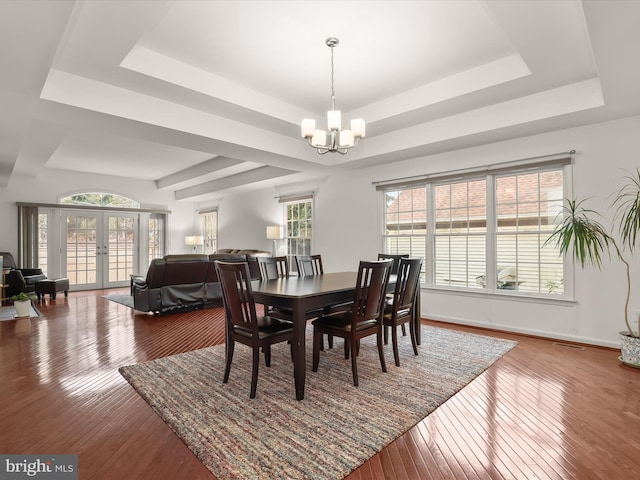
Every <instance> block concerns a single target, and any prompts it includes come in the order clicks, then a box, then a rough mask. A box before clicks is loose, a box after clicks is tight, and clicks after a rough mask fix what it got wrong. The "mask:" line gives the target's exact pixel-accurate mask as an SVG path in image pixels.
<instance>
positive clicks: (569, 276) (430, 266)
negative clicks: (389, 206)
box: [376, 155, 575, 302]
mask: <svg viewBox="0 0 640 480" xmlns="http://www.w3.org/2000/svg"><path fill="white" fill-rule="evenodd" d="M567 160H568V161H567ZM513 163H518V162H513ZM496 167H500V165H497V166H496ZM550 170H551V171H554V170H560V171H561V172H562V189H563V191H562V199H563V200H564V199H565V198H571V196H572V188H571V187H572V182H571V178H572V166H571V157H570V156H568V155H564V156H562V157H560V158H558V157H555V158H553V159H549V160H548V161H545V162H540V161H536V162H531V164H530V165H527V164H526V163H525V164H519V163H518V164H516V165H513V166H504V167H502V168H492V169H489V168H486V167H480V168H477V169H468V170H467V171H465V172H463V173H460V174H441V175H433V176H423V177H421V178H420V180H410V181H407V180H405V181H404V182H398V183H394V182H393V181H389V182H388V183H385V182H379V183H380V185H377V186H376V189H377V190H379V191H381V193H382V195H381V197H382V201H381V204H382V208H381V219H382V221H381V248H382V250H381V251H382V252H384V253H397V252H387V251H386V250H387V249H386V246H387V244H388V243H387V238H388V235H387V233H386V232H387V223H386V222H387V217H386V198H387V197H386V195H387V193H388V192H390V191H402V190H408V189H412V188H416V187H422V186H424V187H425V190H426V195H427V202H426V203H427V205H426V210H427V213H426V217H427V222H426V223H427V231H426V241H425V246H426V248H425V252H424V259H425V263H424V265H425V267H424V271H425V275H424V277H423V278H422V281H421V287H422V288H425V289H430V290H434V291H443V292H446V291H449V292H457V293H464V294H471V295H481V296H488V295H495V296H499V297H505V296H506V297H509V298H525V299H526V298H529V299H542V300H550V301H552V302H556V301H560V302H563V301H564V302H566V301H570V302H573V301H575V297H574V268H573V262H572V261H571V259H570V258H568V257H567V256H565V257H564V258H563V259H562V260H561V264H562V270H563V271H562V274H563V287H564V288H563V293H562V294H558V293H546V292H544V291H543V289H542V287H540V288H539V290H540V291H536V292H531V291H521V290H520V289H517V290H502V289H498V288H497V285H492V282H486V283H487V285H485V287H484V288H471V287H467V286H464V287H460V286H451V285H450V286H447V285H436V279H435V272H434V266H435V259H434V246H435V240H436V231H435V210H434V208H435V206H434V188H435V186H437V185H443V184H452V183H456V182H464V181H472V180H473V179H478V178H483V179H486V197H487V200H486V241H485V262H486V263H485V269H486V272H485V275H486V278H497V263H496V260H497V251H498V244H497V241H498V236H499V235H500V234H499V233H498V232H497V229H498V223H497V206H496V201H497V200H496V195H497V194H496V188H495V186H496V179H497V178H499V177H505V176H509V175H521V174H525V173H527V172H538V173H541V172H545V171H550ZM539 192H540V186H538V195H539ZM560 220H561V219H555V220H554V221H555V222H556V223H557V222H558V221H560ZM543 263H544V262H542V260H540V259H539V260H538V263H537V265H538V269H539V270H540V269H541V267H542V266H543Z"/></svg>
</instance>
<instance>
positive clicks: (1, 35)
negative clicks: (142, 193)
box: [0, 0, 640, 202]
mask: <svg viewBox="0 0 640 480" xmlns="http://www.w3.org/2000/svg"><path fill="white" fill-rule="evenodd" d="M639 20H640V2H635V1H611V0H609V1H606V0H603V1H598V0H592V1H585V2H581V1H577V0H563V1H558V0H556V1H546V0H520V1H502V0H496V1H493V0H486V1H482V0H480V1H477V0H462V1H455V0H445V1H437V0H429V1H296V2H293V1H189V0H179V1H162V0H160V1H152V0H140V1H136V0H129V1H126V2H125V1H100V0H92V1H77V2H74V1H66V0H60V1H56V0H53V1H48V0H43V1H29V2H24V1H2V2H0V65H2V75H0V104H1V105H2V108H0V185H1V186H7V185H8V184H9V182H10V180H11V177H12V176H13V175H36V174H37V173H38V172H42V171H46V169H61V170H73V171H78V172H90V173H97V174H102V175H115V176H121V177H124V178H138V179H143V180H148V181H153V182H155V184H156V186H157V188H159V189H170V190H172V191H174V192H175V196H176V199H177V200H188V201H196V202H206V201H207V200H211V199H215V198H219V197H220V196H222V195H224V194H228V193H232V192H237V191H244V190H247V189H252V188H262V187H265V186H272V185H286V184H288V183H296V182H302V181H311V180H313V179H314V178H321V177H324V176H326V175H327V174H328V173H331V172H336V171H339V170H340V169H346V168H360V167H363V166H367V165H378V164H383V163H389V162H395V161H399V160H404V159H407V158H413V157H419V156H424V155H428V154H431V153H435V152H441V151H446V150H452V149H458V148H464V147H468V146H472V145H477V144H482V143H487V142H493V141H499V140H502V139H508V138H514V137H517V136H522V135H530V134H534V133H539V132H544V131H548V130H554V129H558V128H566V127H571V126H575V125H582V124H587V123H592V122H598V121H603V120H608V119H613V118H618V117H623V116H629V115H636V114H640V95H639V91H638V90H639V88H640V87H639V86H640V62H638V46H640V29H638V28H636V25H637V23H638V21H639ZM329 36H336V37H338V38H339V39H340V44H339V45H338V46H337V47H336V48H335V52H334V53H335V90H336V101H337V106H338V108H339V109H341V110H342V117H343V123H346V121H348V119H350V118H354V117H362V118H364V119H365V121H366V122H367V136H366V138H365V139H363V140H362V142H361V143H360V144H359V145H358V146H357V147H356V148H355V149H353V150H352V151H350V152H349V153H348V154H347V155H344V156H341V155H337V154H328V155H323V156H321V155H318V154H317V153H316V152H315V150H313V149H311V148H309V147H308V146H307V144H306V142H305V141H304V140H303V139H302V138H300V134H299V132H300V129H299V124H300V121H301V119H302V118H303V117H311V118H315V119H316V121H317V122H318V124H319V125H324V124H325V122H326V120H325V119H324V115H325V112H326V110H327V109H328V107H329V100H330V50H329V48H328V47H327V46H326V45H325V39H326V38H327V37H329Z"/></svg>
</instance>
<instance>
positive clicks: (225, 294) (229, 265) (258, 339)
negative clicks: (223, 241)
mask: <svg viewBox="0 0 640 480" xmlns="http://www.w3.org/2000/svg"><path fill="white" fill-rule="evenodd" d="M215 266H216V271H217V272H218V279H219V280H220V287H221V289H222V303H223V305H224V310H225V316H226V328H225V342H226V343H225V345H226V365H225V369H224V378H223V380H222V383H227V382H228V380H229V373H230V371H231V361H232V360H233V351H234V348H235V343H236V342H239V343H242V344H244V345H247V346H249V347H251V348H252V350H253V367H252V370H251V392H250V394H249V398H255V396H256V388H257V386H258V365H259V363H260V348H262V350H263V352H264V361H265V365H266V366H267V367H270V366H271V345H273V344H274V343H279V342H286V341H292V340H293V323H292V322H290V321H288V320H283V319H280V318H275V317H271V316H268V315H265V316H258V315H257V314H256V304H255V301H254V298H253V291H252V290H251V275H250V273H249V266H248V265H247V263H245V262H223V261H220V260H216V261H215ZM292 358H293V357H292Z"/></svg>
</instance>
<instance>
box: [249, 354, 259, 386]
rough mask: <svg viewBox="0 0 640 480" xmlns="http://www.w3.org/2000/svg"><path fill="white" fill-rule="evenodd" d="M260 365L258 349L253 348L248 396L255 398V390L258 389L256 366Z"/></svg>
mask: <svg viewBox="0 0 640 480" xmlns="http://www.w3.org/2000/svg"><path fill="white" fill-rule="evenodd" d="M259 365H260V349H259V348H258V347H255V348H254V349H253V367H252V368H251V393H249V398H256V390H257V389H258V367H259Z"/></svg>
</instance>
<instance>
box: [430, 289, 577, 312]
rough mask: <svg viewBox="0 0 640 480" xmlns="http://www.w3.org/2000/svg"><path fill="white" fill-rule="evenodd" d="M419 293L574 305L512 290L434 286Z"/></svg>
mask: <svg viewBox="0 0 640 480" xmlns="http://www.w3.org/2000/svg"><path fill="white" fill-rule="evenodd" d="M420 290H421V291H425V292H427V293H438V294H445V295H456V296H460V295H464V296H467V297H476V298H490V299H499V300H508V301H514V302H528V303H546V304H549V305H560V306H566V307H570V306H573V305H575V304H576V301H575V299H570V298H566V297H558V298H554V297H550V296H542V295H534V294H523V293H514V291H513V290H505V291H499V290H496V291H493V292H488V291H485V290H484V289H482V290H481V289H478V290H477V291H474V290H469V289H463V288H455V287H435V286H429V287H427V286H424V285H421V286H420Z"/></svg>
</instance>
